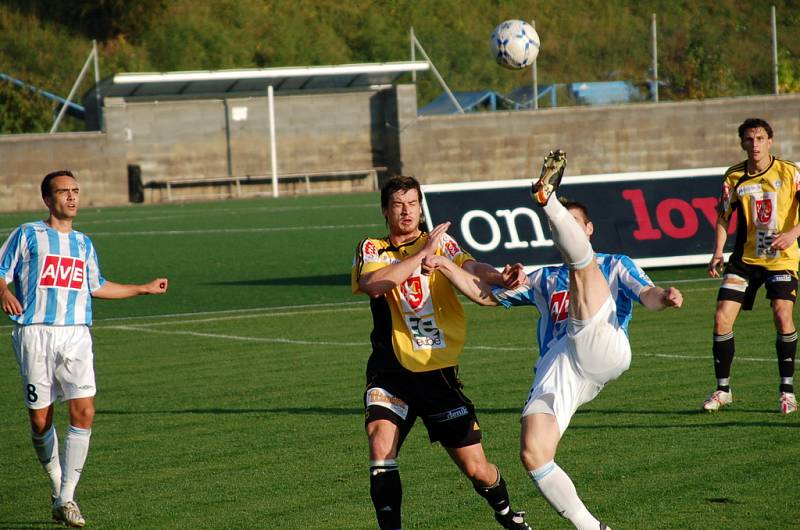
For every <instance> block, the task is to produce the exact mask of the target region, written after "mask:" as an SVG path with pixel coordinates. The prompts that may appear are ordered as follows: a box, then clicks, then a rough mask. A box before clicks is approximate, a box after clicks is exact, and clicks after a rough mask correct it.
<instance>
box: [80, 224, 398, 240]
mask: <svg viewBox="0 0 800 530" xmlns="http://www.w3.org/2000/svg"><path fill="white" fill-rule="evenodd" d="M378 226H384V225H383V224H380V223H369V224H357V225H306V226H268V227H262V228H211V229H206V230H136V231H131V232H93V231H89V232H88V234H89V235H90V236H92V237H95V236H185V235H208V234H253V233H265V232H293V231H300V230H312V231H313V230H340V229H343V228H375V227H378Z"/></svg>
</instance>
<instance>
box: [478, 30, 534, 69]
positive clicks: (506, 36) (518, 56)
mask: <svg viewBox="0 0 800 530" xmlns="http://www.w3.org/2000/svg"><path fill="white" fill-rule="evenodd" d="M489 45H490V46H491V48H492V55H494V58H495V60H496V61H497V64H499V65H500V66H503V67H505V68H509V69H511V70H519V69H522V68H526V67H528V66H530V65H532V64H533V61H534V60H535V59H536V56H537V55H539V34H538V33H536V30H535V29H533V26H531V25H530V24H528V23H527V22H525V21H524V20H506V21H505V22H501V23H500V24H498V26H497V27H496V28H495V29H494V31H493V32H492V37H491V40H490V42H489Z"/></svg>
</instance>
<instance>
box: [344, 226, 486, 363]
mask: <svg viewBox="0 0 800 530" xmlns="http://www.w3.org/2000/svg"><path fill="white" fill-rule="evenodd" d="M427 241H428V234H427V233H425V232H423V233H422V234H420V236H419V237H417V238H416V239H414V240H413V241H410V242H408V243H405V244H403V245H399V246H394V245H393V244H392V242H391V241H390V240H389V237H388V236H387V237H385V238H383V239H372V238H366V239H364V240H362V241H361V242H360V243H359V245H358V248H357V249H356V255H355V259H354V261H353V269H352V273H351V277H350V280H351V286H352V289H353V293H361V292H362V291H361V289H360V288H359V280H360V278H361V276H362V275H364V274H368V273H370V272H374V271H377V270H379V269H382V268H383V267H388V266H389V265H392V264H394V263H399V262H400V261H402V260H404V259H406V258H407V257H409V256H412V255H414V254H416V253H417V252H419V251H420V250H421V249H422V247H424V246H425V243H426V242H427ZM436 254H437V255H441V256H445V257H446V258H448V259H449V260H451V261H452V262H454V263H455V264H456V265H458V266H459V267H460V266H462V265H463V264H464V263H465V262H467V261H469V260H473V259H474V258H473V257H472V256H471V255H470V254H469V253H468V252H467V251H465V250H463V249H462V248H461V247H460V246H459V244H458V243H457V242H456V240H455V239H453V238H452V237H450V236H449V235H448V234H444V236H443V237H442V241H441V243H440V244H439V248H438V249H437V250H436ZM370 306H371V309H372V318H373V324H374V326H373V331H372V334H371V336H370V339H371V342H372V349H373V356H385V357H387V358H384V359H376V360H377V361H378V362H380V363H381V364H383V365H384V366H392V365H394V364H396V363H394V362H393V359H391V358H389V357H390V356H393V357H396V360H397V361H398V362H399V363H400V365H402V367H403V368H405V369H407V370H410V371H412V372H427V371H431V370H438V369H440V368H447V367H451V366H456V365H457V364H458V358H459V356H460V355H461V351H462V350H463V348H464V341H465V340H466V334H467V326H466V319H465V318H464V308H463V307H461V302H459V301H458V298H457V297H456V292H455V289H454V288H453V285H452V284H451V283H450V280H448V279H447V277H446V276H445V275H444V274H442V273H441V272H438V271H434V272H433V274H431V275H424V274H422V272H421V270H420V267H417V269H416V270H415V271H414V273H413V274H411V276H409V277H408V278H407V279H406V281H405V282H403V283H402V284H401V285H399V286H397V287H395V288H394V289H392V290H391V291H389V292H387V293H386V294H384V295H383V296H379V297H378V298H372V299H371V303H370Z"/></svg>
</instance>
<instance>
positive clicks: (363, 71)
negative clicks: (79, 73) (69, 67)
mask: <svg viewBox="0 0 800 530" xmlns="http://www.w3.org/2000/svg"><path fill="white" fill-rule="evenodd" d="M429 68H430V65H429V64H428V63H427V62H425V61H406V62H392V63H369V64H345V65H337V66H297V67H286V68H250V69H243V70H216V71H199V72H165V73H131V74H129V73H123V74H115V75H113V76H111V77H107V78H105V79H103V80H102V81H100V83H99V85H98V87H97V88H98V89H99V91H100V95H101V96H103V97H151V98H156V97H166V96H173V97H175V96H178V97H180V96H183V97H186V96H201V95H211V94H215V95H220V94H241V93H253V92H259V93H263V92H264V90H265V89H266V87H267V86H269V85H272V86H273V89H274V90H275V91H276V92H281V91H302V90H320V89H323V90H324V89H328V90H337V89H339V90H341V89H350V88H368V87H371V86H375V85H390V84H392V83H394V82H395V81H397V80H398V79H399V78H400V77H401V76H402V75H403V74H406V73H410V72H423V71H426V70H428V69H429ZM94 90H95V89H94V88H93V89H92V90H90V92H88V93H87V94H86V97H89V96H91V95H93V93H94V92H93V91H94Z"/></svg>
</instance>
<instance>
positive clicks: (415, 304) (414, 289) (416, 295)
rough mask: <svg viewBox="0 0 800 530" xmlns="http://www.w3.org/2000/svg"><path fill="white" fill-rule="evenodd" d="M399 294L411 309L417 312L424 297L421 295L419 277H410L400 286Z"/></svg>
mask: <svg viewBox="0 0 800 530" xmlns="http://www.w3.org/2000/svg"><path fill="white" fill-rule="evenodd" d="M400 292H401V293H403V298H405V299H406V302H408V305H409V306H411V309H414V310H417V309H419V308H420V307H422V302H423V301H424V300H425V295H424V294H423V293H422V279H421V278H420V277H419V276H412V277H411V278H409V279H407V280H406V281H405V282H403V283H402V284H401V285H400Z"/></svg>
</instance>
